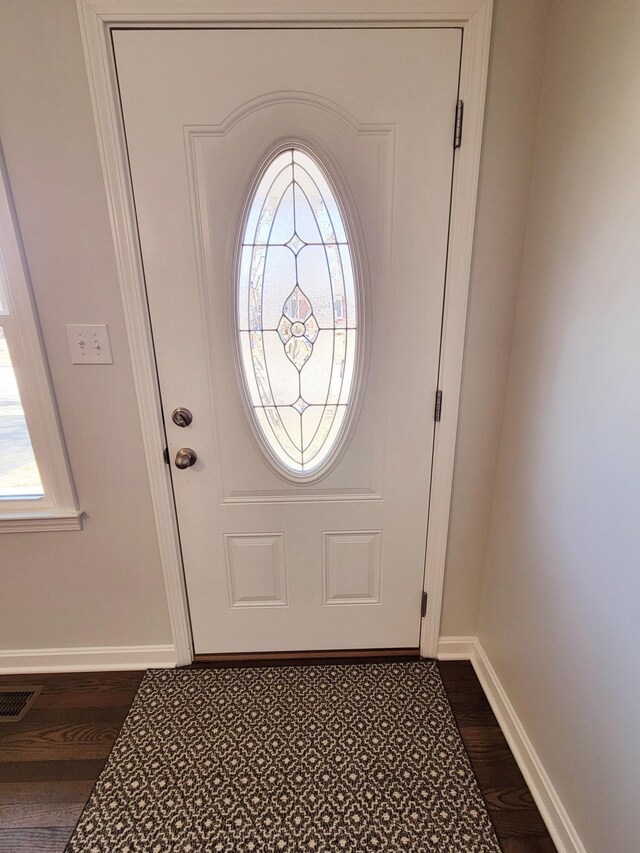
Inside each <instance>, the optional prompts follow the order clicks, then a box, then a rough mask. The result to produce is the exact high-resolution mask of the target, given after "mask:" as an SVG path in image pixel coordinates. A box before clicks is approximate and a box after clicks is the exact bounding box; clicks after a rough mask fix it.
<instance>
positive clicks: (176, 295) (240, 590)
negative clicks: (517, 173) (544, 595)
mask: <svg viewBox="0 0 640 853" xmlns="http://www.w3.org/2000/svg"><path fill="white" fill-rule="evenodd" d="M113 39H114V47H115V56H116V64H117V74H118V85H119V90H120V96H121V101H122V110H123V116H124V125H125V131H126V139H127V146H128V156H129V161H130V167H131V178H132V183H133V191H134V197H135V205H136V211H137V217H138V227H139V233H140V242H141V249H142V257H143V262H144V273H145V278H146V285H147V291H148V299H149V309H150V314H151V321H152V326H153V333H154V341H155V347H156V357H157V365H158V374H159V380H160V389H161V395H162V403H163V411H164V418H165V424H166V432H167V443H168V448H169V459H170V464H171V470H172V476H173V485H174V491H175V498H176V504H177V512H178V522H179V528H180V537H181V543H182V550H183V558H184V566H185V573H186V582H187V591H188V598H189V608H190V613H191V620H192V628H193V635H194V641H195V650H196V653H199V654H211V653H225V652H259V651H289V650H290V651H295V650H330V649H380V648H395V649H407V648H411V649H416V648H417V647H418V645H419V637H420V625H421V619H420V600H421V592H422V586H423V575H424V568H425V566H424V561H425V543H426V523H427V512H428V503H429V491H430V468H431V455H432V447H433V429H434V421H433V411H434V399H435V392H436V389H437V374H438V356H439V349H440V328H441V320H442V304H443V291H444V280H445V262H446V250H447V235H448V223H449V203H450V193H451V182H452V169H453V155H454V152H453V133H454V118H455V105H456V98H457V87H458V70H459V63H460V51H461V31H460V30H458V29H453V28H451V29H429V28H420V27H406V28H383V27H380V28H377V27H376V28H328V29H322V28H309V29H299V28H295V29H293V28H286V27H285V28H282V29H192V30H188V29H182V30H180V29H174V30H168V29H149V30H137V29H131V30H126V29H123V30H116V31H115V32H114V34H113ZM178 407H184V408H186V409H188V410H190V412H191V413H192V415H193V420H192V421H191V423H190V424H189V425H188V426H180V425H178V424H176V423H174V421H173V419H172V413H173V412H174V410H175V409H177V408H178ZM177 419H178V421H180V418H179V417H178V418H177ZM183 422H184V421H183ZM183 448H190V449H192V450H193V451H195V453H196V455H197V460H196V461H195V464H193V465H192V466H190V467H186V468H178V467H177V466H176V464H175V462H176V461H182V462H183V463H184V464H187V463H188V462H190V461H191V459H190V458H189V455H188V454H185V453H182V454H180V453H179V451H180V450H181V449H183ZM178 457H180V458H179V459H178Z"/></svg>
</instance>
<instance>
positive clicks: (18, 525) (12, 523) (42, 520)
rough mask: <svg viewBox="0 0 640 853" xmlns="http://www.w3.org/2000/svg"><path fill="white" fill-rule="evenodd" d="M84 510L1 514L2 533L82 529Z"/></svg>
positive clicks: (0, 525)
mask: <svg viewBox="0 0 640 853" xmlns="http://www.w3.org/2000/svg"><path fill="white" fill-rule="evenodd" d="M83 514H84V513H83V512H82V510H77V509H66V510H58V511H57V512H56V511H52V510H43V511H42V512H40V513H38V512H7V513H2V514H0V533H37V532H38V531H42V532H45V531H51V530H82V516H83Z"/></svg>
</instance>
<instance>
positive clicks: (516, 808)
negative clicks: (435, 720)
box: [438, 661, 556, 853]
mask: <svg viewBox="0 0 640 853" xmlns="http://www.w3.org/2000/svg"><path fill="white" fill-rule="evenodd" d="M438 666H439V668H440V675H441V676H442V680H443V682H444V686H445V689H446V691H447V696H448V697H449V702H450V704H451V707H452V709H453V713H454V716H455V718H456V722H457V724H458V728H459V729H460V734H461V735H462V740H463V741H464V745H465V747H466V749H467V753H468V754H469V758H470V759H471V765H472V767H473V770H474V772H475V774H476V777H477V779H478V782H479V783H480V788H481V789H482V794H483V796H484V799H485V802H486V804H487V808H488V809H489V814H490V815H491V818H492V820H493V824H494V826H495V828H496V833H497V835H498V839H499V841H500V845H501V847H502V849H503V850H504V852H505V853H524V851H527V853H552V851H555V849H556V848H555V845H554V843H553V841H552V840H551V837H550V835H549V832H548V831H547V828H546V826H545V825H544V822H543V820H542V818H541V817H540V812H539V811H538V809H537V806H536V804H535V803H534V801H533V798H532V796H531V794H530V792H529V789H528V787H527V785H526V783H525V781H524V778H523V776H522V773H521V772H520V769H519V768H518V765H517V764H516V760H515V758H514V757H513V755H512V754H511V750H510V749H509V745H508V744H507V741H506V740H505V737H504V735H503V734H502V731H501V729H500V727H499V726H498V723H497V721H496V718H495V716H494V714H493V711H492V710H491V706H490V705H489V702H488V700H487V697H486V696H485V695H484V691H483V690H482V687H481V686H480V682H479V681H478V679H477V677H476V674H475V672H474V670H473V667H472V666H471V664H470V663H469V662H468V661H440V663H439V664H438Z"/></svg>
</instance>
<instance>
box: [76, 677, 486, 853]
mask: <svg viewBox="0 0 640 853" xmlns="http://www.w3.org/2000/svg"><path fill="white" fill-rule="evenodd" d="M342 850H348V851H362V853H370V851H421V853H422V851H438V853H444V851H447V853H475V851H477V852H478V853H485V851H490V853H494V851H499V850H500V847H499V845H498V842H497V840H496V836H495V833H494V830H493V827H492V824H491V821H490V819H489V815H488V813H487V810H486V808H485V805H484V801H483V799H482V795H481V793H480V789H479V787H478V784H477V782H476V779H475V777H474V775H473V772H472V770H471V766H470V764H469V760H468V758H467V755H466V753H465V751H464V747H463V745H462V741H461V739H460V735H459V733H458V730H457V727H456V724H455V720H454V718H453V714H452V712H451V709H450V707H449V703H448V700H447V698H446V695H445V692H444V687H443V685H442V681H441V680H440V676H439V673H438V669H437V666H436V664H435V662H433V661H419V662H415V663H385V664H357V665H351V666H333V665H331V666H304V667H263V668H251V669H217V670H150V671H149V672H147V673H146V675H145V678H144V680H143V682H142V684H141V686H140V689H139V691H138V694H137V695H136V698H135V700H134V702H133V705H132V707H131V710H130V712H129V715H128V717H127V719H126V721H125V723H124V726H123V728H122V731H121V733H120V735H119V737H118V739H117V741H116V743H115V745H114V747H113V750H112V752H111V755H110V756H109V759H108V761H107V764H106V766H105V768H104V770H103V772H102V774H101V775H100V778H99V779H98V782H97V783H96V787H95V789H94V791H93V794H92V795H91V797H90V799H89V802H88V803H87V806H86V808H85V810H84V812H83V814H82V816H81V818H80V821H79V823H78V826H77V827H76V830H75V832H74V834H73V836H72V838H71V840H70V842H69V845H68V847H67V851H68V853H204V851H207V853H208V851H212V852H214V851H215V852H216V853H217V851H220V853H231V851H233V853H236V851H243V853H244V852H245V851H274V853H278V851H286V853H298V851H313V853H339V851H342Z"/></svg>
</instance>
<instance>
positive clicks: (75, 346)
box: [67, 323, 113, 364]
mask: <svg viewBox="0 0 640 853" xmlns="http://www.w3.org/2000/svg"><path fill="white" fill-rule="evenodd" d="M67 335H68V337H69V349H70V350H71V361H72V362H73V363H74V364H113V358H112V357H111V343H110V341H109V327H108V326H107V324H106V323H103V324H101V325H98V326H78V325H75V324H72V323H68V324H67Z"/></svg>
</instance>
